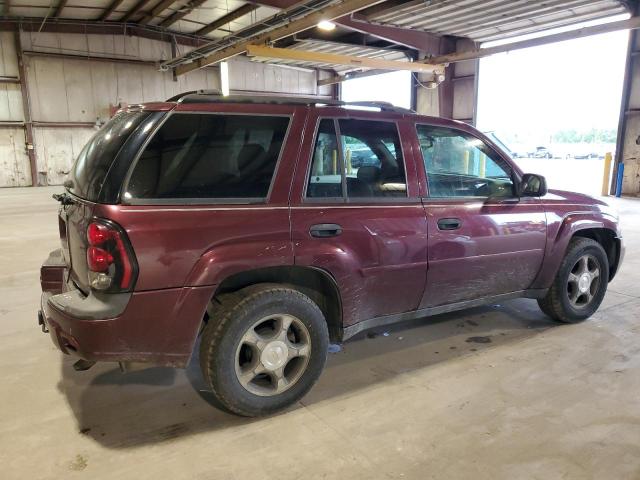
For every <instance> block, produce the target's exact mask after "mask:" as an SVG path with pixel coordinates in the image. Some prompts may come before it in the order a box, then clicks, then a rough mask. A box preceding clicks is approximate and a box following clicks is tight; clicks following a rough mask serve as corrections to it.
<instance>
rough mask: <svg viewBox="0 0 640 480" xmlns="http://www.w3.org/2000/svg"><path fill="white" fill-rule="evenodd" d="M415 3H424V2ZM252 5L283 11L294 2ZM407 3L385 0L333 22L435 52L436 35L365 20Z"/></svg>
mask: <svg viewBox="0 0 640 480" xmlns="http://www.w3.org/2000/svg"><path fill="white" fill-rule="evenodd" d="M416 1H420V2H424V0H416ZM254 3H256V4H259V5H264V6H267V7H273V8H280V9H284V8H288V7H290V6H292V5H294V4H295V3H296V0H257V1H255V2H254ZM407 3H408V2H407V0H387V1H386V2H381V3H378V4H376V5H373V6H371V7H367V8H366V9H363V10H362V12H358V13H354V14H352V15H350V16H349V15H347V16H345V17H342V18H337V19H335V20H334V22H335V23H336V24H338V25H339V26H341V27H344V28H347V29H349V30H353V31H355V32H360V33H364V34H367V35H371V36H373V37H376V38H380V39H381V40H385V41H387V42H392V43H395V44H397V45H404V46H405V47H409V48H413V49H414V50H422V51H426V52H430V53H431V52H437V51H438V45H439V38H440V37H439V36H437V35H434V34H431V33H428V32H424V31H420V30H410V29H406V28H399V27H394V26H387V25H376V24H372V23H369V22H368V20H367V17H368V16H369V15H371V14H374V13H377V12H380V11H386V10H390V9H392V8H398V7H399V6H402V5H406V4H407Z"/></svg>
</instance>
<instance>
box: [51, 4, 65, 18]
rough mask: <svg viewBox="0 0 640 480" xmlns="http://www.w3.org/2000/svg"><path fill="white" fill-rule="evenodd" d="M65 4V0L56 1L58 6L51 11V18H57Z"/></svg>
mask: <svg viewBox="0 0 640 480" xmlns="http://www.w3.org/2000/svg"><path fill="white" fill-rule="evenodd" d="M66 6H67V0H60V1H59V2H58V6H57V7H56V11H55V12H54V13H53V18H59V17H60V14H61V13H62V10H64V7H66Z"/></svg>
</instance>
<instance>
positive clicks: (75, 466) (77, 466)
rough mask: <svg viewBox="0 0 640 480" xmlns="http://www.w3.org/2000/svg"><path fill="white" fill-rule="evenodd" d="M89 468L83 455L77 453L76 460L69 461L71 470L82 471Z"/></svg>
mask: <svg viewBox="0 0 640 480" xmlns="http://www.w3.org/2000/svg"><path fill="white" fill-rule="evenodd" d="M85 468H87V459H86V458H84V457H83V456H82V455H76V458H75V460H73V461H71V462H70V463H69V470H74V471H76V472H81V471H82V470H84V469H85Z"/></svg>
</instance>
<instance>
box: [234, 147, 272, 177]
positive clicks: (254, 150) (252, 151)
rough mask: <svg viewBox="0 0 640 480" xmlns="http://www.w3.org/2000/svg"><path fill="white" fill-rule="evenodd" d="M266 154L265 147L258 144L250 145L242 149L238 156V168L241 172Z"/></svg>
mask: <svg viewBox="0 0 640 480" xmlns="http://www.w3.org/2000/svg"><path fill="white" fill-rule="evenodd" d="M265 153H266V151H265V149H264V147H263V146H262V145H259V144H257V143H249V144H247V145H245V146H244V147H242V150H240V153H239V154H238V168H239V169H240V170H242V169H244V168H247V167H248V166H249V165H250V164H251V162H253V161H254V160H256V159H258V158H260V157H262V156H263V155H264V154H265Z"/></svg>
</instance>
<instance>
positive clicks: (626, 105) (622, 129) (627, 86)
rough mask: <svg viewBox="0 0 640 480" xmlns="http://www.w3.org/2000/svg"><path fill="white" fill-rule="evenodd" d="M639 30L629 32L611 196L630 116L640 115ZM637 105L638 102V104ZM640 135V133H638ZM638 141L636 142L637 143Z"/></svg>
mask: <svg viewBox="0 0 640 480" xmlns="http://www.w3.org/2000/svg"><path fill="white" fill-rule="evenodd" d="M638 14H640V3H639V4H637V5H636V7H635V15H638ZM637 32H638V31H637V30H630V31H629V43H628V46H627V61H626V64H625V72H624V84H623V87H622V99H621V102H620V115H619V117H618V118H619V120H618V135H617V138H616V155H615V159H614V162H613V174H612V175H611V183H610V187H609V193H610V194H611V195H615V194H616V186H617V179H618V171H619V169H620V164H621V163H622V162H624V145H625V139H626V138H627V136H628V135H631V134H632V133H631V132H629V131H628V128H627V126H628V123H629V122H628V120H629V116H630V115H639V114H640V111H638V109H637V108H633V107H635V105H632V103H634V102H632V97H631V94H632V90H636V89H637V87H636V89H634V88H633V87H634V78H633V77H634V72H635V71H636V70H637V67H636V63H637V58H638V55H640V51H638V35H637ZM637 82H638V79H635V83H637ZM636 103H637V102H636ZM638 133H640V132H638ZM638 139H640V137H638ZM637 142H638V140H636V143H637Z"/></svg>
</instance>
